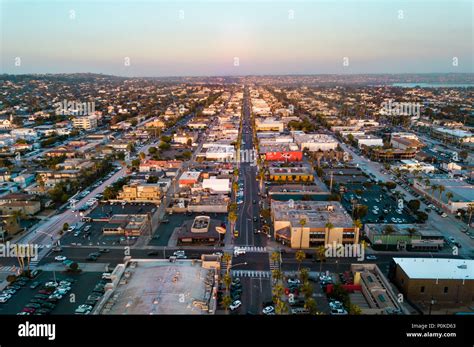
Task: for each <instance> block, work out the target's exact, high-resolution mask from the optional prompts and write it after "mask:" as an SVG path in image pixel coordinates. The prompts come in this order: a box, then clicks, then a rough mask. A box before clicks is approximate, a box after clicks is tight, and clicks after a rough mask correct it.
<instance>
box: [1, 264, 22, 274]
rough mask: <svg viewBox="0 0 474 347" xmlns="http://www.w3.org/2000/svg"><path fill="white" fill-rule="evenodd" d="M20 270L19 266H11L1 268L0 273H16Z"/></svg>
mask: <svg viewBox="0 0 474 347" xmlns="http://www.w3.org/2000/svg"><path fill="white" fill-rule="evenodd" d="M17 270H18V266H16V265H10V266H0V272H16V271H17Z"/></svg>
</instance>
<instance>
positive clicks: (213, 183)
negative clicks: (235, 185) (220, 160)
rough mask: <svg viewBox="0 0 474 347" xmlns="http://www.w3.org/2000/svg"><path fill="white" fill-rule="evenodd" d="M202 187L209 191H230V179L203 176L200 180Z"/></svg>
mask: <svg viewBox="0 0 474 347" xmlns="http://www.w3.org/2000/svg"><path fill="white" fill-rule="evenodd" d="M202 188H203V189H209V190H210V191H211V193H225V194H227V193H230V180H229V179H228V178H215V177H211V178H205V179H203V180H202Z"/></svg>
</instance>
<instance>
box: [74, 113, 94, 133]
mask: <svg viewBox="0 0 474 347" xmlns="http://www.w3.org/2000/svg"><path fill="white" fill-rule="evenodd" d="M97 120H98V118H97V116H96V115H95V114H91V115H88V116H80V117H75V118H74V119H73V120H72V125H73V126H74V128H77V129H84V130H93V129H95V128H97Z"/></svg>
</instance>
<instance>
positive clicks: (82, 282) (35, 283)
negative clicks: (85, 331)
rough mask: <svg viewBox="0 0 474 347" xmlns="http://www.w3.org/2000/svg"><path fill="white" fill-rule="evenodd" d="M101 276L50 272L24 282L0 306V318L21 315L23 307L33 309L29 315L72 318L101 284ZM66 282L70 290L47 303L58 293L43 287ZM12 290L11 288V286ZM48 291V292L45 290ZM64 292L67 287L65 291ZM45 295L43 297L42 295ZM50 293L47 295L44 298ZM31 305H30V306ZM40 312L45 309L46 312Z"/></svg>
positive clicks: (96, 273)
mask: <svg viewBox="0 0 474 347" xmlns="http://www.w3.org/2000/svg"><path fill="white" fill-rule="evenodd" d="M101 276H102V273H99V272H84V273H68V272H51V271H43V272H41V273H40V274H39V275H38V276H37V277H36V278H33V279H28V280H26V282H25V284H24V285H23V286H21V288H19V289H18V290H17V291H16V293H14V294H13V295H12V297H11V298H10V299H9V300H8V301H7V302H5V303H0V314H7V315H8V314H9V315H14V314H18V313H19V312H22V311H23V310H24V308H25V306H28V305H29V306H34V307H37V308H36V309H35V308H34V307H32V308H33V310H34V311H32V310H30V311H31V313H30V314H35V315H36V314H39V313H41V312H43V313H42V314H74V312H75V310H76V309H77V307H78V306H79V305H81V304H84V303H85V302H86V300H87V297H88V296H89V295H90V294H91V292H92V291H93V290H94V287H95V286H96V285H97V283H98V282H99V281H100V280H101ZM65 280H66V281H68V282H65V283H64V285H65V286H66V285H67V283H70V284H69V285H68V288H70V290H67V291H64V294H63V295H62V297H61V298H59V296H58V297H57V299H56V300H49V299H48V296H49V295H51V293H54V292H55V291H56V289H57V287H56V289H55V288H52V287H46V286H45V284H46V283H48V282H57V283H59V282H61V281H65ZM10 287H11V286H10ZM48 288H49V289H48ZM65 288H67V287H65ZM43 293H44V294H43ZM47 293H49V294H47ZM31 304H33V305H31ZM36 305H40V306H42V308H41V309H45V311H39V312H36V311H38V310H41V309H40V308H39V306H36Z"/></svg>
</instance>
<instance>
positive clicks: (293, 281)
mask: <svg viewBox="0 0 474 347" xmlns="http://www.w3.org/2000/svg"><path fill="white" fill-rule="evenodd" d="M288 284H291V285H299V284H301V281H300V280H299V279H297V278H288Z"/></svg>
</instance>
